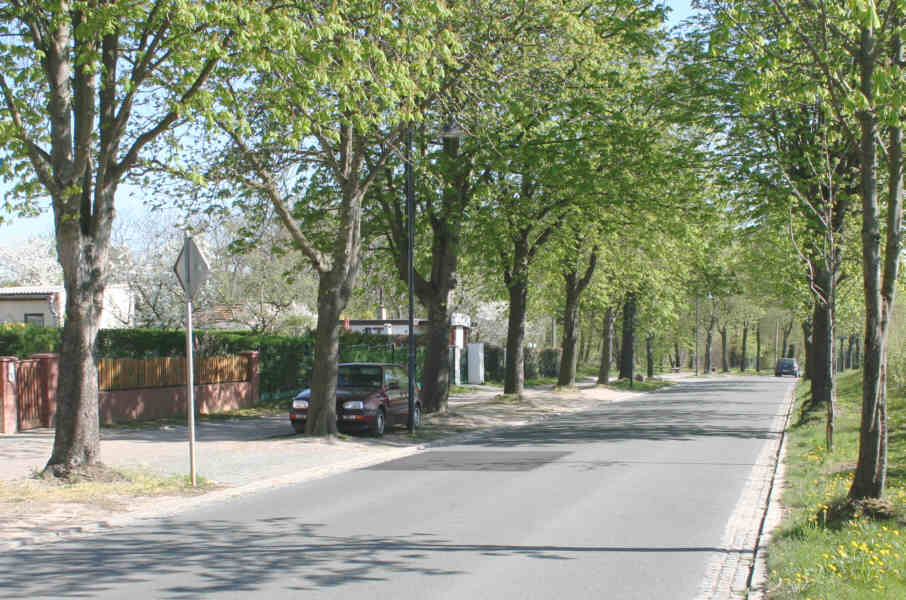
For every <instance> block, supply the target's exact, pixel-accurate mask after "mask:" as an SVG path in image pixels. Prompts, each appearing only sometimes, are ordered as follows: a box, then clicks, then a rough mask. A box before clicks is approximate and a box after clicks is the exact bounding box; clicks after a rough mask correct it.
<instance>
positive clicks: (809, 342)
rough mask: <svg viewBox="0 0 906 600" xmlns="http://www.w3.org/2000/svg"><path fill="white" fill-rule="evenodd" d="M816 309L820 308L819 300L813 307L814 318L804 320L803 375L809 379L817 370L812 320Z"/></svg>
mask: <svg viewBox="0 0 906 600" xmlns="http://www.w3.org/2000/svg"><path fill="white" fill-rule="evenodd" d="M816 310H818V301H817V300H816V301H815V303H814V306H813V307H812V313H813V314H812V320H809V319H805V320H804V321H802V347H803V348H804V349H805V359H804V360H803V361H802V377H803V379H809V380H810V379H811V378H812V373H814V372H815V367H814V366H813V365H812V363H813V362H814V360H815V344H814V339H815V334H814V328H813V325H812V321H814V319H815V315H814V312H815V311H816Z"/></svg>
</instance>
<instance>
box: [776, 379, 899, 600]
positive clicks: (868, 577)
mask: <svg viewBox="0 0 906 600" xmlns="http://www.w3.org/2000/svg"><path fill="white" fill-rule="evenodd" d="M837 384H838V404H839V416H838V419H837V434H836V438H835V449H834V451H833V452H827V451H826V450H825V442H824V437H825V433H824V429H825V413H824V408H823V407H819V408H818V409H817V410H814V411H806V412H803V409H802V407H803V406H804V405H805V404H806V401H807V400H808V396H809V386H808V383H807V382H805V381H803V382H800V383H799V385H798V386H797V388H796V412H795V413H794V418H793V422H792V424H791V427H790V432H789V437H788V438H787V456H786V465H787V471H786V483H787V487H786V489H785V491H784V494H783V498H782V504H783V506H784V507H785V509H786V511H787V514H786V516H785V519H784V522H783V523H782V525H781V526H780V528H779V529H778V531H777V532H776V534H775V536H774V539H773V541H772V543H771V545H770V546H769V548H768V570H769V573H770V575H769V592H768V597H769V598H770V599H772V600H775V599H785V598H811V599H818V598H824V599H828V600H830V599H834V600H837V599H841V600H842V599H854V600H855V599H864V598H906V403H904V399H903V397H902V396H896V395H891V397H890V398H889V400H888V405H889V426H890V436H889V440H890V447H889V467H888V487H887V494H886V498H885V501H884V502H883V503H879V504H878V505H874V506H866V507H860V506H853V505H852V504H850V503H848V502H847V499H846V494H847V492H848V490H849V487H850V484H851V483H852V478H853V472H854V469H855V463H856V458H857V457H858V452H859V447H858V444H859V420H860V414H861V409H860V406H861V394H862V385H861V372H860V371H849V372H846V373H843V374H841V375H840V376H839V377H838V379H837ZM869 513H871V514H869Z"/></svg>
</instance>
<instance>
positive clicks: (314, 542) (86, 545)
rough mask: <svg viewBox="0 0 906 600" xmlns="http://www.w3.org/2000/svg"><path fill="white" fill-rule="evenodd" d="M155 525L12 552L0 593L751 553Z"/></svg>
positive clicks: (204, 588) (329, 582)
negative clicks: (512, 562)
mask: <svg viewBox="0 0 906 600" xmlns="http://www.w3.org/2000/svg"><path fill="white" fill-rule="evenodd" d="M155 529H156V530H158V531H162V532H165V533H163V534H154V533H151V532H149V533H146V534H143V535H137V536H136V535H134V534H132V535H128V534H125V533H122V532H119V533H111V534H108V535H105V536H104V537H103V538H90V539H82V540H77V541H73V542H66V543H59V544H54V545H49V546H44V547H36V548H25V549H20V550H17V551H16V552H15V553H14V554H13V553H10V555H8V556H7V558H6V560H4V561H3V564H4V568H3V570H2V573H0V590H2V591H0V596H12V597H18V598H26V597H30V598H35V597H53V598H80V597H81V598H84V597H94V596H99V595H102V594H104V593H105V592H111V591H112V590H114V588H119V587H120V586H127V587H126V588H125V589H128V588H129V587H130V586H132V587H133V589H134V590H136V591H138V590H140V589H145V590H146V591H147V592H150V590H147V587H146V586H147V582H152V581H153V582H155V587H156V588H157V589H155V590H154V591H153V592H150V595H151V596H153V597H157V598H201V597H206V596H208V595H210V594H214V593H217V592H227V591H229V592H231V593H233V594H235V593H237V592H242V591H247V592H253V591H258V590H260V589H262V588H263V587H267V588H270V589H274V588H275V587H276V588H278V589H279V588H282V589H283V590H285V591H290V592H299V591H312V590H316V589H320V590H323V589H324V588H339V587H341V586H345V585H350V584H354V583H359V582H377V581H385V580H388V579H390V578H392V577H393V576H394V574H396V573H410V574H411V573H415V574H418V575H428V576H449V575H459V574H463V571H461V570H455V569H452V568H440V567H437V566H432V565H437V564H444V563H447V562H451V561H448V560H447V558H449V556H450V555H454V554H476V555H481V556H483V557H486V559H487V560H493V559H494V558H501V557H502V558H506V557H514V556H516V557H523V558H529V559H536V560H572V559H574V558H577V557H578V556H581V555H588V554H590V553H591V554H600V555H601V556H602V560H604V558H603V557H604V556H606V555H608V554H614V553H616V554H623V553H629V554H633V553H650V554H672V553H714V552H721V553H735V554H740V555H744V554H750V552H749V551H747V550H738V549H723V548H715V547H695V546H675V547H674V546H665V547H647V546H631V545H627V546H556V545H542V546H520V545H507V544H467V543H458V542H453V541H451V540H449V539H445V538H443V537H440V536H438V535H435V534H432V533H424V532H416V533H411V534H409V535H403V536H367V535H362V536H332V535H326V534H324V533H323V531H324V529H325V526H324V525H319V524H311V523H304V522H301V521H299V520H295V519H292V518H282V517H281V518H271V519H266V520H259V521H255V522H253V523H251V525H249V526H246V527H243V526H242V525H240V524H238V523H236V522H232V521H203V522H185V523H179V524H175V523H169V522H164V523H162V524H160V525H156V526H155ZM445 556H446V557H447V558H444V557H445ZM432 559H433V560H432ZM457 562H459V563H460V564H461V563H462V562H465V561H457ZM168 576H171V578H170V579H167V577H168ZM138 586H141V587H138ZM157 586H160V587H157ZM125 589H123V590H117V591H118V592H124V591H125Z"/></svg>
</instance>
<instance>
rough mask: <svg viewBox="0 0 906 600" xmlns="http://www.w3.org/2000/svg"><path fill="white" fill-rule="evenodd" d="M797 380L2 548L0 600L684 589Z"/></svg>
mask: <svg viewBox="0 0 906 600" xmlns="http://www.w3.org/2000/svg"><path fill="white" fill-rule="evenodd" d="M792 383H793V381H792V380H790V379H786V380H777V379H774V378H752V377H749V378H739V379H729V378H727V379H718V380H711V381H698V382H688V383H682V384H680V385H677V386H675V387H673V388H670V389H668V390H665V391H661V392H658V393H654V394H649V395H647V396H645V397H644V399H641V400H632V401H627V402H623V403H618V404H608V405H605V406H602V407H601V408H600V409H598V410H595V411H591V412H586V413H580V414H575V415H571V416H568V417H560V418H555V419H550V420H548V421H545V422H542V423H540V424H536V425H533V426H528V427H523V428H515V429H507V430H498V431H496V432H491V433H490V434H487V435H483V436H480V437H476V438H474V439H473V440H472V441H470V442H468V443H460V444H458V445H451V446H446V447H439V448H434V449H432V450H429V451H427V452H424V453H422V454H418V455H415V456H411V457H408V458H404V459H400V460H397V461H392V462H388V463H384V464H382V465H378V466H375V467H371V468H368V469H365V470H359V471H353V472H348V473H343V474H339V475H335V476H332V477H328V478H326V479H322V480H317V481H310V482H307V483H304V484H301V485H298V486H292V487H286V488H281V489H277V490H271V491H267V492H262V493H259V494H255V495H253V496H247V497H241V498H235V499H233V500H231V501H228V502H226V503H224V504H220V505H216V506H208V507H205V508H202V509H198V510H195V511H193V512H188V513H183V514H181V515H179V516H177V517H173V518H169V519H166V520H154V521H149V522H146V523H142V524H141V526H135V527H130V528H125V529H119V530H114V531H111V532H109V533H107V534H105V535H103V536H98V537H90V538H81V539H73V540H69V541H62V542H59V543H56V544H51V545H45V546H39V547H25V548H21V549H18V550H16V551H14V552H7V553H4V554H3V555H2V556H0V597H15V598H44V597H47V598H129V599H130V600H139V599H140V598H213V597H217V598H248V597H260V598H271V597H280V598H331V599H341V598H356V599H362V598H369V599H370V598H387V599H390V598H392V599H394V600H407V599H424V598H432V599H435V598H437V599H447V598H457V599H478V598H489V599H490V598H493V599H495V600H499V599H507V598H513V599H516V598H518V599H531V598H557V599H560V598H608V599H624V598H645V599H658V598H665V599H671V600H673V599H680V600H681V599H686V598H688V599H692V598H695V597H696V596H697V595H698V594H699V592H700V587H701V584H702V581H703V578H705V577H706V575H707V570H708V565H709V564H712V563H713V561H714V559H715V557H717V558H720V556H722V555H726V554H728V553H734V552H736V553H745V552H748V551H749V550H747V549H746V548H727V547H726V543H725V541H724V537H725V532H726V529H727V524H728V521H729V520H730V518H731V515H732V514H734V509H735V508H736V506H737V503H738V501H739V500H740V497H741V495H742V492H743V491H744V488H745V484H746V481H747V479H748V478H749V477H750V475H751V474H752V473H753V469H755V468H757V465H756V462H757V461H758V460H759V458H758V457H759V455H760V453H761V451H762V448H763V446H764V445H765V444H766V443H767V442H768V441H769V440H772V439H775V438H776V436H777V434H778V432H777V431H776V420H777V419H776V417H777V415H778V414H779V413H780V412H781V411H782V404H783V398H784V395H785V394H786V393H787V392H788V391H789V388H790V386H791V385H792Z"/></svg>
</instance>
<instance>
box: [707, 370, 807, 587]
mask: <svg viewBox="0 0 906 600" xmlns="http://www.w3.org/2000/svg"><path fill="white" fill-rule="evenodd" d="M794 389H795V388H790V391H789V392H788V393H787V395H786V397H785V398H784V402H783V404H782V405H781V410H780V411H779V412H778V414H777V415H776V416H775V418H774V421H773V423H772V424H771V431H773V432H775V433H776V434H777V436H776V438H775V439H772V440H769V441H768V442H766V443H765V445H764V447H763V448H762V449H761V452H760V453H759V454H758V458H757V459H756V461H755V464H754V465H753V467H752V471H751V473H750V474H749V478H748V479H747V480H746V484H745V486H744V487H743V491H742V495H741V496H740V498H739V501H738V502H737V503H736V508H735V509H734V510H733V513H732V515H731V516H730V520H729V522H728V523H727V529H726V531H725V532H724V535H723V538H722V539H721V543H720V548H721V551H720V552H719V553H716V554H715V555H714V557H713V558H712V559H711V561H710V562H709V563H708V566H707V568H706V569H705V577H704V579H703V580H702V583H701V585H699V588H698V593H697V595H696V597H695V598H696V600H729V599H749V600H751V599H753V598H762V597H763V590H764V581H765V573H766V569H765V567H764V553H763V552H762V551H763V549H764V545H765V543H766V541H767V539H768V537H769V536H770V532H771V530H772V529H773V528H774V527H776V525H777V524H778V523H779V514H780V510H779V508H778V507H777V495H778V494H779V492H780V487H781V485H780V484H781V482H782V481H783V462H782V456H783V452H784V449H785V444H784V441H785V437H786V435H785V434H786V429H787V426H788V425H789V420H790V415H791V413H792V406H793V390H794Z"/></svg>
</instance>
